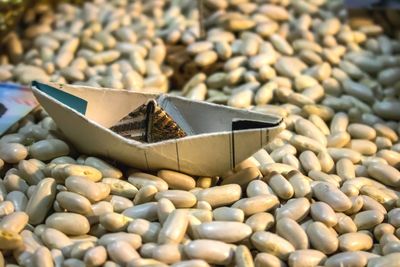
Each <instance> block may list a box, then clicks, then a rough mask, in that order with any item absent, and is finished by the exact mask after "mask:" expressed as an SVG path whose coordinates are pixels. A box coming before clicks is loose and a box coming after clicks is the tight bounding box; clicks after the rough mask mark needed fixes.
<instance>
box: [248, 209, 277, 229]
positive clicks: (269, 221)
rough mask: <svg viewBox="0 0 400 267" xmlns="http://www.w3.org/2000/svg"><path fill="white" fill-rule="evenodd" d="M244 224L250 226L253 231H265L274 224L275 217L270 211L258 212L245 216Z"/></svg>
mask: <svg viewBox="0 0 400 267" xmlns="http://www.w3.org/2000/svg"><path fill="white" fill-rule="evenodd" d="M246 224H247V225H249V226H250V227H251V229H252V230H253V232H257V231H267V230H268V229H270V228H271V227H272V226H273V225H274V224H275V219H274V216H272V214H270V213H266V212H260V213H256V214H253V215H251V216H250V217H249V218H247V220H246Z"/></svg>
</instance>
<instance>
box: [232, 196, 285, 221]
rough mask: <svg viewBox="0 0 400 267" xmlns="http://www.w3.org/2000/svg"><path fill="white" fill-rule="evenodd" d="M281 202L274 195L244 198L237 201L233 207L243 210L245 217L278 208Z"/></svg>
mask: <svg viewBox="0 0 400 267" xmlns="http://www.w3.org/2000/svg"><path fill="white" fill-rule="evenodd" d="M278 204H279V200H278V198H277V197H276V196H274V195H259V196H255V197H251V198H242V199H240V200H238V201H236V202H235V203H234V204H233V205H232V207H233V208H238V209H241V210H243V212H244V215H245V216H250V215H253V214H255V213H259V212H264V211H269V210H271V209H274V208H276V207H277V206H278Z"/></svg>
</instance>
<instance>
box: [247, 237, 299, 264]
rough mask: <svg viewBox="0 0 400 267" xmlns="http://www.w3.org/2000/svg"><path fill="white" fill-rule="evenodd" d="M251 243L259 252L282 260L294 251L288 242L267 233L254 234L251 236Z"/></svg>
mask: <svg viewBox="0 0 400 267" xmlns="http://www.w3.org/2000/svg"><path fill="white" fill-rule="evenodd" d="M251 241H252V243H253V245H254V246H255V247H256V248H257V249H258V250H259V251H262V252H266V253H270V254H272V255H274V256H277V257H278V258H280V259H282V260H286V259H287V258H288V257H289V254H290V253H291V252H293V251H294V250H295V248H294V247H293V245H292V244H290V243H289V242H288V241H286V240H285V239H283V238H282V237H280V236H278V235H276V234H273V233H269V232H264V231H260V232H255V233H254V234H253V235H252V236H251Z"/></svg>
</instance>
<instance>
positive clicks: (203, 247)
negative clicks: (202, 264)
mask: <svg viewBox="0 0 400 267" xmlns="http://www.w3.org/2000/svg"><path fill="white" fill-rule="evenodd" d="M184 251H185V253H186V255H188V257H189V258H192V259H201V260H204V261H206V262H207V263H209V264H218V265H225V264H229V263H230V262H231V261H232V260H233V257H234V251H233V249H232V247H231V246H230V245H228V244H225V243H223V242H221V241H215V240H207V239H203V240H194V241H191V242H189V243H188V244H186V245H185V246H184Z"/></svg>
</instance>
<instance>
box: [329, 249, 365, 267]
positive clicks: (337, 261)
mask: <svg viewBox="0 0 400 267" xmlns="http://www.w3.org/2000/svg"><path fill="white" fill-rule="evenodd" d="M366 264H367V257H365V256H364V255H363V254H362V253H360V252H358V251H351V252H341V253H338V254H335V255H333V256H331V257H329V258H328V259H327V260H326V261H325V265H326V266H327V267H336V266H337V267H339V266H343V265H344V266H357V267H358V266H365V265H366Z"/></svg>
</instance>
